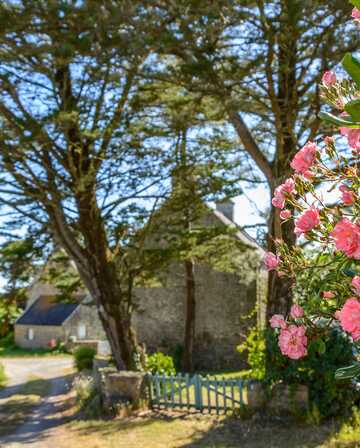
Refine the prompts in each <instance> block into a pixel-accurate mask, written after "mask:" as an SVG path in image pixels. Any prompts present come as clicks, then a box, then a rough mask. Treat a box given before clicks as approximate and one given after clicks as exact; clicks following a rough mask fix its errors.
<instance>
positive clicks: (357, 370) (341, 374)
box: [335, 362, 360, 380]
mask: <svg viewBox="0 0 360 448" xmlns="http://www.w3.org/2000/svg"><path fill="white" fill-rule="evenodd" d="M358 375H360V363H359V362H358V363H356V364H353V365H351V366H348V367H343V368H341V369H338V370H337V371H336V372H335V378H336V379H337V380H346V379H351V378H355V377H357V376H358Z"/></svg>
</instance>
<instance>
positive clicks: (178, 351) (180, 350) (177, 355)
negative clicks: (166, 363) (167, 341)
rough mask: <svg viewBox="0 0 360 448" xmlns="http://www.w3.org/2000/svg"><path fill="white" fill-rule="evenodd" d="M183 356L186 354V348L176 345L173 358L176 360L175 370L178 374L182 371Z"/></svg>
mask: <svg viewBox="0 0 360 448" xmlns="http://www.w3.org/2000/svg"><path fill="white" fill-rule="evenodd" d="M183 354H184V347H183V346H182V345H181V344H176V346H175V348H174V351H173V353H172V357H173V360H174V366H175V370H176V371H177V372H180V371H181V367H182V359H183Z"/></svg>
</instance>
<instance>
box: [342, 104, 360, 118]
mask: <svg viewBox="0 0 360 448" xmlns="http://www.w3.org/2000/svg"><path fill="white" fill-rule="evenodd" d="M345 110H346V112H347V113H348V114H350V115H351V118H352V119H353V120H354V121H360V99H359V100H353V101H349V102H348V103H347V104H346V105H345Z"/></svg>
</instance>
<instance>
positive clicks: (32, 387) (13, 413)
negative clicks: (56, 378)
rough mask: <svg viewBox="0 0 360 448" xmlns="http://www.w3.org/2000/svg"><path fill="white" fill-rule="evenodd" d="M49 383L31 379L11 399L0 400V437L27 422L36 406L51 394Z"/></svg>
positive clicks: (35, 378)
mask: <svg viewBox="0 0 360 448" xmlns="http://www.w3.org/2000/svg"><path fill="white" fill-rule="evenodd" d="M49 387H50V383H49V381H46V380H43V379H39V378H37V377H29V381H28V382H27V383H26V384H24V385H22V386H21V387H20V388H19V389H18V390H17V392H16V394H15V395H12V396H11V397H9V398H3V399H1V400H0V421H1V425H0V436H4V435H7V434H9V433H11V432H12V431H14V429H15V428H16V427H17V426H19V425H21V424H22V423H24V422H25V420H26V419H27V418H28V417H29V415H30V414H31V412H32V409H33V408H34V406H36V405H37V404H39V403H40V401H41V398H42V397H44V396H46V395H47V394H48V392H49Z"/></svg>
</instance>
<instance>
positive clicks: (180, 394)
mask: <svg viewBox="0 0 360 448" xmlns="http://www.w3.org/2000/svg"><path fill="white" fill-rule="evenodd" d="M177 383H178V390H179V405H180V408H182V406H183V402H182V381H181V375H180V374H179V375H178V376H177Z"/></svg>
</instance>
